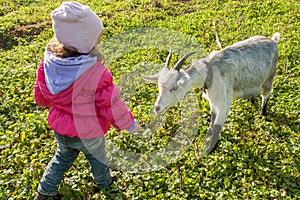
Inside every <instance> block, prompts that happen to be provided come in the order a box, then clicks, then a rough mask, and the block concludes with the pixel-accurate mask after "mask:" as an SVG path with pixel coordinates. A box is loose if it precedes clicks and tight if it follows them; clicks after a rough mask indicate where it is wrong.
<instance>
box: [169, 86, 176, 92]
mask: <svg viewBox="0 0 300 200" xmlns="http://www.w3.org/2000/svg"><path fill="white" fill-rule="evenodd" d="M177 89H178V85H176V86H174V87H173V88H171V89H170V92H173V91H175V90H177Z"/></svg>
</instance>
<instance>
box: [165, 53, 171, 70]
mask: <svg viewBox="0 0 300 200" xmlns="http://www.w3.org/2000/svg"><path fill="white" fill-rule="evenodd" d="M171 57H172V49H170V52H169V55H168V58H167V60H166V68H169V67H170V61H171Z"/></svg>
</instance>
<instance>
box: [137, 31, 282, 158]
mask: <svg viewBox="0 0 300 200" xmlns="http://www.w3.org/2000/svg"><path fill="white" fill-rule="evenodd" d="M279 37H280V34H279V33H275V34H274V35H273V37H272V39H269V38H267V37H264V36H254V37H251V38H249V39H246V40H244V41H241V42H238V43H236V44H234V45H232V46H229V47H227V48H225V49H222V50H220V51H213V52H212V53H210V54H209V55H208V56H206V57H204V58H201V59H200V60H198V61H197V62H193V63H192V64H191V65H189V66H188V67H186V68H185V69H181V67H182V65H183V63H184V62H185V60H186V59H187V58H188V57H190V56H191V55H192V54H193V53H195V52H192V53H189V54H187V55H185V56H184V57H182V58H181V59H180V60H179V61H178V62H177V64H176V65H175V67H174V68H172V69H171V68H170V67H169V65H170V59H171V57H172V52H171V51H170V53H169V56H168V58H167V61H166V65H165V67H164V68H163V69H161V71H160V72H159V73H158V74H156V75H152V76H143V79H145V80H147V81H150V82H158V86H159V95H158V98H157V100H156V103H155V105H154V112H155V113H156V114H162V113H164V111H165V110H166V109H167V108H168V107H170V106H173V105H175V104H176V103H177V102H179V101H180V100H182V99H183V98H184V96H185V95H186V93H187V92H188V91H189V90H190V89H192V88H195V87H197V88H203V89H204V95H203V96H204V97H205V98H206V99H207V100H208V101H209V105H210V109H211V124H210V126H209V129H208V133H207V136H206V140H205V148H206V151H207V153H211V152H212V151H214V150H215V148H216V147H217V143H218V138H219V135H220V132H221V129H222V127H223V126H224V122H225V120H226V118H227V115H228V111H229V109H230V106H231V104H232V101H233V99H234V98H256V97H257V96H258V95H259V94H261V95H262V114H263V115H266V107H267V100H268V98H269V96H270V94H271V90H272V82H273V79H274V76H275V74H276V72H275V71H276V64H277V59H278V46H277V43H278V40H279Z"/></svg>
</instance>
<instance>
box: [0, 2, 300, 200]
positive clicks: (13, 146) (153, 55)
mask: <svg viewBox="0 0 300 200" xmlns="http://www.w3.org/2000/svg"><path fill="white" fill-rule="evenodd" d="M0 2H1V8H0V57H1V60H0V101H1V104H0V137H1V140H0V149H1V165H0V177H1V178H0V199H33V197H34V195H35V192H36V188H37V185H38V182H39V180H40V178H41V176H42V173H43V171H44V168H45V166H46V165H47V163H48V162H49V161H50V159H51V158H52V156H53V154H54V152H55V149H56V142H55V138H54V135H53V133H52V131H51V130H50V129H49V127H48V125H47V121H46V118H47V112H48V109H45V108H41V107H39V106H37V105H36V104H35V102H34V99H33V84H34V81H35V70H36V68H37V65H38V64H39V62H40V60H41V59H42V58H43V52H44V48H45V45H46V44H47V42H48V41H49V40H50V39H51V38H52V37H53V32H52V29H51V18H50V12H51V11H52V10H53V9H54V8H56V7H57V6H59V5H60V4H61V1H54V0H47V1H46V0H22V1H21V0H14V1H7V0H0ZM79 2H81V3H85V4H87V5H89V6H90V7H91V8H92V9H93V10H94V11H95V12H96V13H97V15H99V17H100V18H101V19H102V21H103V22H104V25H105V32H104V38H103V52H104V54H105V56H106V57H107V63H108V64H109V68H110V69H111V71H112V73H113V75H114V77H115V81H116V83H118V84H120V85H122V80H123V79H122V78H124V73H127V74H130V73H132V71H134V70H136V68H137V67H138V66H143V65H142V64H145V63H164V62H165V58H166V56H167V50H168V49H169V48H170V46H175V53H176V54H177V57H180V56H182V52H180V45H181V44H182V42H181V39H180V40H179V39H178V40H177V37H174V38H175V39H174V41H171V42H162V43H161V45H160V44H157V43H151V41H153V40H155V41H159V42H161V41H164V39H165V38H164V37H165V36H164V34H166V33H168V32H170V33H171V35H172V34H175V35H176V36H177V35H181V36H182V35H183V36H184V37H185V38H188V39H189V40H191V41H192V42H193V45H194V46H193V45H192V46H190V48H192V47H193V49H195V48H197V44H198V45H199V46H198V47H199V51H200V49H201V52H207V53H208V52H210V51H212V50H219V46H218V45H217V43H216V34H217V35H218V37H219V40H220V43H221V45H222V46H223V47H225V46H227V45H231V44H233V43H235V42H238V41H240V40H243V39H246V38H248V37H250V36H254V35H265V36H268V37H271V36H272V35H273V33H275V32H280V34H281V38H280V40H279V61H278V69H277V76H276V77H275V81H274V91H273V94H272V96H271V98H270V100H269V107H268V112H269V115H268V117H267V118H265V117H262V116H261V115H260V102H261V100H260V99H258V100H257V102H256V103H255V104H251V103H250V101H248V100H236V101H235V102H234V104H233V106H232V108H231V110H230V114H229V116H228V119H227V121H226V124H225V127H224V129H223V131H222V136H221V139H220V144H219V147H218V149H217V150H216V151H215V152H214V153H213V154H211V155H208V156H205V157H204V156H199V146H201V141H202V139H203V138H204V136H205V134H206V131H207V128H208V124H209V121H210V117H209V106H208V103H207V102H206V101H205V100H203V99H200V98H198V100H197V101H198V102H197V103H196V104H197V105H199V106H197V108H198V109H199V119H198V120H196V121H195V123H196V124H197V125H198V127H199V128H198V130H197V135H196V136H195V137H194V138H193V140H192V141H191V142H190V144H189V145H188V147H187V148H186V151H185V152H184V153H183V154H182V155H181V156H180V157H179V158H178V159H176V160H174V161H172V162H171V163H169V164H168V165H166V166H165V167H163V168H160V169H158V170H154V171H148V172H136V173H129V172H126V171H123V172H114V176H116V177H117V181H116V182H115V183H114V184H113V185H112V186H111V187H110V188H105V189H103V190H101V191H100V192H94V191H93V189H92V186H93V180H92V178H91V176H90V171H89V165H88V163H87V161H86V160H85V159H84V158H83V156H82V155H80V157H79V158H78V159H77V160H76V162H75V163H74V166H73V167H72V169H71V170H70V171H69V172H67V173H66V175H65V178H64V180H63V183H62V184H61V187H60V192H61V193H62V194H63V195H64V199H300V147H299V143H300V142H299V141H300V116H299V111H300V96H299V93H300V92H299V91H300V80H299V78H300V77H299V76H300V73H299V71H300V59H299V52H300V3H299V1H298V0H290V1H279V0H268V1H226V0H224V1H221V0H219V1H217V0H212V1H200V0H197V1H196V0H191V1H189V0H178V1H171V0H165V1H163V0H162V1H159V0H142V1H138V0H126V1H106V0H105V1H98V0H89V1H83V0H82V1H79ZM135 30H139V31H141V32H138V34H137V35H134V37H141V38H142V32H143V30H155V32H156V33H157V32H159V30H160V31H161V35H162V36H163V37H162V38H160V39H159V38H151V37H150V36H149V35H148V36H147V37H149V38H150V39H151V41H150V39H149V38H148V39H149V41H146V42H147V44H148V45H145V46H142V45H141V44H140V43H138V44H135V43H134V41H131V44H132V46H128V47H127V48H126V44H123V46H122V45H120V44H121V43H122V38H123V37H124V38H126V40H125V39H124V40H125V41H130V38H129V39H128V34H127V33H130V34H136V31H135ZM124 33H125V34H124ZM139 33H141V34H140V35H139ZM158 35H159V34H158ZM157 37H159V36H157ZM178 38H180V37H178ZM143 41H145V40H143ZM112 42H116V43H117V44H115V45H116V46H115V48H118V50H119V51H114V48H113V47H111V46H110V45H112ZM139 45H141V46H139ZM120 46H122V47H123V49H122V48H120ZM124 46H125V48H124ZM184 48H185V50H184V51H189V46H187V47H186V46H185V47H184ZM123 50H124V51H123ZM202 50H204V51H202ZM207 53H206V54H207ZM174 62H175V61H174ZM145 69H149V68H145ZM142 72H143V73H148V72H149V73H151V72H150V71H147V70H144V71H142ZM136 84H140V85H138V87H136V88H137V89H136V90H135V91H133V93H132V94H130V95H129V97H130V98H125V97H124V99H125V100H126V102H127V103H128V106H129V107H130V109H132V110H133V113H134V115H135V116H136V118H137V120H138V121H139V122H140V123H141V124H142V125H143V126H147V123H149V120H150V121H151V116H150V119H149V112H150V110H151V109H152V105H153V104H154V102H155V98H156V95H157V88H156V87H157V86H156V85H154V84H148V83H144V82H138V83H136ZM125 89H126V88H125ZM194 92H195V94H196V96H200V91H197V90H195V91H194ZM124 95H125V94H124ZM125 96H126V95H125ZM127 96H128V95H127ZM177 111H178V109H176V108H173V109H171V110H170V111H169V112H167V113H166V115H167V116H166V118H167V122H166V124H165V129H164V130H158V131H157V134H154V135H152V136H150V137H148V138H143V139H138V138H136V137H134V136H130V135H128V134H127V133H125V132H118V131H116V130H114V129H112V130H111V131H110V132H109V133H108V134H107V137H108V138H109V139H110V140H112V141H113V142H115V144H116V145H117V146H118V147H120V148H127V149H129V150H130V149H131V150H132V151H134V152H144V153H145V152H151V150H153V149H159V148H162V147H163V146H164V145H166V143H168V142H169V141H170V138H172V137H173V136H174V134H172V126H173V125H174V124H176V123H178V119H177V114H176V113H177ZM168 127H169V129H168Z"/></svg>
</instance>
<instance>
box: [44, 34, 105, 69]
mask: <svg viewBox="0 0 300 200" xmlns="http://www.w3.org/2000/svg"><path fill="white" fill-rule="evenodd" d="M48 49H49V51H50V52H51V53H53V54H55V55H56V56H58V57H60V58H68V57H77V56H81V55H87V54H84V53H79V52H78V51H76V50H71V49H68V48H66V47H65V46H64V44H63V43H61V42H59V41H58V40H57V39H56V38H53V39H52V40H50V42H49V43H48ZM88 55H91V56H96V57H97V60H98V61H99V62H101V63H103V62H104V56H103V55H102V54H101V52H100V51H99V49H95V48H93V49H92V50H91V51H90V52H89V53H88Z"/></svg>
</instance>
